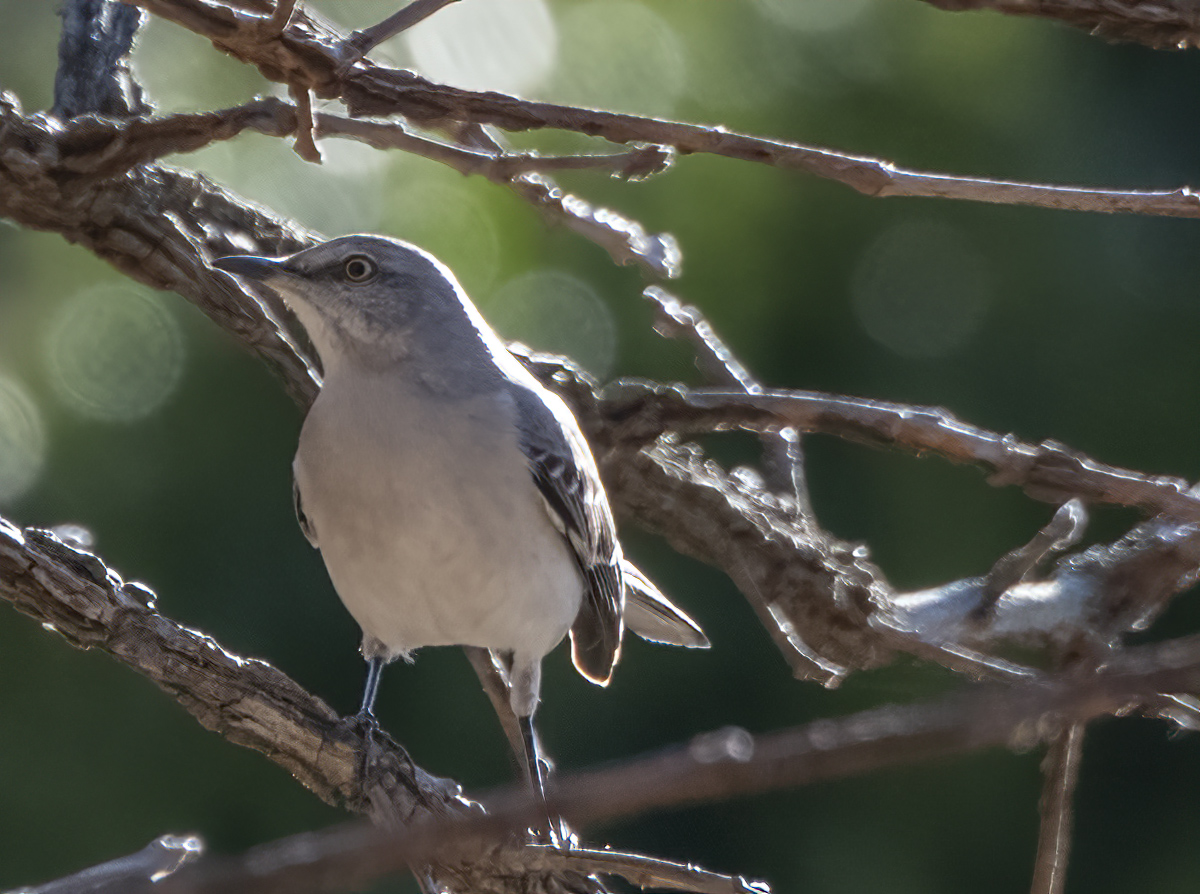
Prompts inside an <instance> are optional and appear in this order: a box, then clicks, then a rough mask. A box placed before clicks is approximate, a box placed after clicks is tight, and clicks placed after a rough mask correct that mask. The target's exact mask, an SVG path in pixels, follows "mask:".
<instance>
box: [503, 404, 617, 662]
mask: <svg viewBox="0 0 1200 894" xmlns="http://www.w3.org/2000/svg"><path fill="white" fill-rule="evenodd" d="M509 392H510V394H511V395H512V398H513V401H514V403H515V406H516V420H517V429H518V434H519V440H520V444H521V449H522V450H523V451H524V453H525V456H526V458H527V459H528V460H529V471H530V473H531V474H532V475H533V480H534V482H535V483H536V484H537V487H538V491H539V492H540V493H541V495H542V501H543V502H544V504H545V506H546V511H547V512H548V513H549V515H550V519H551V521H553V522H554V526H555V527H556V528H557V529H558V530H559V532H560V533H561V534H562V535H563V537H564V538H565V539H566V541H567V544H568V545H569V546H570V547H571V551H572V552H573V553H574V555H575V561H576V562H577V563H578V564H579V570H580V572H581V573H582V575H583V579H584V594H583V605H582V606H581V607H580V609H579V614H578V616H577V617H576V618H575V623H574V624H573V625H572V626H571V657H572V660H573V661H574V662H575V667H576V668H577V669H578V670H579V672H580V673H581V674H583V675H584V676H585V677H587V678H588V679H589V680H591V681H592V682H593V683H598V684H600V685H601V686H603V685H606V684H607V683H608V680H609V678H610V677H611V676H612V671H613V668H614V667H615V666H616V663H617V658H618V657H619V656H620V652H621V633H622V615H623V613H624V606H625V594H624V584H623V582H622V578H621V549H620V546H619V544H618V543H617V527H616V523H615V522H614V521H613V516H612V509H611V508H610V507H609V505H608V497H607V496H606V495H605V493H604V487H603V485H602V484H601V483H600V474H599V472H597V471H596V462H595V460H594V459H593V458H592V453H591V450H590V449H589V448H588V446H587V442H586V441H585V440H584V439H583V435H582V434H581V433H580V431H579V426H578V425H577V424H576V422H575V419H574V417H573V416H571V413H570V410H568V409H567V407H566V404H564V403H562V401H561V400H559V399H558V397H556V396H555V395H552V394H548V393H546V394H545V396H543V395H542V394H539V393H537V392H535V391H533V390H532V389H531V388H529V387H527V386H525V385H523V384H520V383H518V382H510V383H509Z"/></svg>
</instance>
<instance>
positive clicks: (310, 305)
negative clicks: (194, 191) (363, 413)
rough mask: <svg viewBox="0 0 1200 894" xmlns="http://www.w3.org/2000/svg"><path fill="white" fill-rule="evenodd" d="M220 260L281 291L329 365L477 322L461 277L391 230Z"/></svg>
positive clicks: (392, 355) (398, 351)
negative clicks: (276, 254) (289, 251)
mask: <svg viewBox="0 0 1200 894" xmlns="http://www.w3.org/2000/svg"><path fill="white" fill-rule="evenodd" d="M213 266H214V267H216V268H218V269H220V270H225V271H227V272H229V273H233V274H235V275H237V276H239V277H241V278H243V279H246V280H250V281H251V282H256V283H261V284H262V285H264V286H266V287H267V288H269V289H271V290H273V291H275V292H277V293H279V295H280V296H281V297H282V298H283V300H284V302H285V303H286V304H287V305H288V307H290V308H291V309H292V311H293V312H294V313H295V314H296V316H297V317H299V319H300V322H301V323H302V324H303V325H304V328H305V329H306V330H307V331H308V334H309V337H310V338H311V339H312V341H313V344H314V346H315V347H316V349H317V352H318V353H319V354H320V355H321V360H322V363H323V364H324V366H325V367H326V370H328V369H329V368H330V366H331V365H334V364H336V363H338V362H339V361H340V360H341V359H343V358H344V357H346V356H348V355H351V354H353V355H355V356H359V357H362V358H364V359H368V360H387V359H399V358H402V357H404V356H405V355H406V354H408V353H409V352H410V350H411V349H412V348H413V346H414V345H413V342H414V340H419V341H421V342H422V343H423V344H424V345H426V346H432V345H430V342H436V341H438V340H442V341H449V340H452V339H454V338H456V337H462V336H466V337H470V336H472V335H473V334H474V333H475V330H476V329H477V326H478V324H477V322H476V320H475V319H473V318H475V317H477V315H476V314H475V312H474V308H473V307H471V306H470V304H469V302H468V301H467V299H466V296H465V295H464V294H463V292H462V288H461V287H460V286H459V284H458V282H457V280H455V278H454V274H452V273H451V272H450V271H449V270H448V269H447V268H446V267H445V266H444V265H442V264H441V263H440V262H439V261H438V260H437V259H436V258H434V257H433V256H432V255H430V254H428V253H426V252H424V251H422V250H421V249H419V248H417V247H416V246H413V245H409V244H408V243H406V242H401V241H400V240H398V239H390V238H387V237H384V236H342V237H340V238H338V239H332V240H330V241H329V242H324V243H322V244H320V245H317V246H314V247H313V248H308V249H305V250H304V251H300V252H297V253H296V254H294V255H289V256H288V257H283V258H262V257H253V256H249V255H238V256H234V257H227V258H218V259H217V260H215V261H213Z"/></svg>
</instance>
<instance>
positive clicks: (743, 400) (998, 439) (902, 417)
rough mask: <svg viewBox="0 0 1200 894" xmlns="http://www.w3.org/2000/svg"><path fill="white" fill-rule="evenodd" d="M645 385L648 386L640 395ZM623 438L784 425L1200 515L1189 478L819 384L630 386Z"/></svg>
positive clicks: (1048, 489)
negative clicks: (740, 388) (746, 388)
mask: <svg viewBox="0 0 1200 894" xmlns="http://www.w3.org/2000/svg"><path fill="white" fill-rule="evenodd" d="M639 391H640V393H639ZM605 412H606V413H607V415H608V416H609V418H610V419H611V420H612V421H613V422H614V423H617V424H619V426H620V428H621V433H620V434H618V435H617V437H618V438H619V437H622V436H624V437H628V438H629V439H630V440H631V441H633V442H634V443H645V442H646V441H649V440H652V439H654V438H656V437H659V436H660V435H662V434H664V433H666V432H672V433H674V434H677V435H686V434H693V433H702V432H709V431H716V430H720V429H722V428H735V427H742V428H748V429H753V430H756V431H761V430H769V429H771V428H772V427H778V426H781V425H784V426H787V425H791V426H795V427H796V428H798V429H800V430H801V431H807V432H812V431H819V432H824V433H825V434H832V435H837V436H838V437H841V438H845V439H847V440H851V441H857V442H859V443H862V444H867V445H869V446H872V447H886V448H889V449H891V448H896V447H900V448H903V449H906V450H912V451H915V452H918V453H925V452H932V453H936V454H938V455H939V456H941V457H943V458H944V459H948V460H950V461H951V462H955V463H971V464H975V465H981V466H984V467H986V468H988V469H989V470H990V472H991V474H990V476H989V479H988V483H989V484H992V485H995V486H1000V485H1013V484H1015V485H1020V486H1021V487H1022V488H1023V489H1024V491H1025V492H1026V493H1027V494H1028V495H1029V496H1031V497H1033V498H1034V499H1036V500H1042V501H1044V502H1050V503H1065V502H1066V501H1067V500H1070V499H1071V498H1073V497H1081V498H1082V499H1084V500H1087V501H1089V502H1099V503H1113V504H1116V505H1121V506H1133V507H1137V508H1140V509H1143V510H1145V511H1147V512H1152V513H1163V514H1166V515H1169V516H1172V517H1174V518H1176V519H1180V520H1187V521H1200V496H1197V495H1196V494H1193V493H1190V492H1189V490H1188V484H1187V482H1186V481H1184V480H1182V479H1180V478H1170V477H1166V476H1151V475H1145V474H1142V473H1140V472H1135V471H1132V470H1130V469H1123V468H1120V467H1118V466H1110V465H1107V464H1105V463H1102V462H1099V461H1097V460H1094V459H1091V458H1090V457H1088V456H1085V455H1084V454H1082V453H1079V452H1078V451H1075V450H1072V449H1070V448H1069V447H1067V446H1066V445H1064V444H1060V443H1058V442H1056V441H1043V442H1042V443H1040V444H1030V443H1027V442H1024V441H1021V440H1019V439H1017V438H1015V437H1014V436H1012V435H1010V434H1000V433H999V432H994V431H989V430H988V429H985V428H980V427H978V426H973V425H969V424H967V423H965V422H962V421H960V420H959V419H957V418H955V417H954V416H953V415H952V414H951V413H950V412H948V411H947V410H944V409H942V408H940V407H916V406H912V405H909V404H894V403H888V402H885V401H876V400H867V399H865V398H856V397H845V396H840V395H830V394H821V393H819V392H812V391H784V390H771V391H763V392H762V393H761V394H752V395H747V394H742V393H738V392H729V391H715V390H709V389H696V390H692V391H688V390H686V389H683V388H681V387H675V388H663V387H659V388H650V387H648V386H643V387H641V388H638V387H627V388H625V389H624V390H623V391H621V392H620V393H618V394H617V395H616V396H615V397H614V398H613V399H612V400H610V401H608V402H607V406H606V408H605Z"/></svg>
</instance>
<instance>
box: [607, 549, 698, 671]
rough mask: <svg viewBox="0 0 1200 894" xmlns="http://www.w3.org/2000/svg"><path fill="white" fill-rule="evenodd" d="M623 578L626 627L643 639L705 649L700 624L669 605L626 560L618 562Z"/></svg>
mask: <svg viewBox="0 0 1200 894" xmlns="http://www.w3.org/2000/svg"><path fill="white" fill-rule="evenodd" d="M621 572H622V575H623V577H624V578H625V626H626V628H628V629H629V630H632V631H633V632H634V633H636V634H637V635H638V636H640V637H641V638H642V639H646V640H650V642H653V643H666V644H667V645H670V646H686V647H687V648H689V649H707V648H708V647H709V645H710V644H709V642H708V637H707V636H705V635H704V631H703V630H701V629H700V625H699V624H697V623H696V622H695V621H693V620H692V619H691V618H689V617H688V616H687V614H686V613H685V612H684V611H683V610H682V609H680V608H679V607H678V606H676V605H675V604H674V603H672V602H671V601H670V600H669V599H667V597H666V596H664V595H663V594H662V593H661V592H660V591H659V589H658V587H656V586H654V584H652V583H651V582H650V579H649V578H648V577H646V575H644V574H642V572H641V570H640V569H638V567H637V566H636V565H634V564H633V563H632V562H630V561H629V560H628V559H622V560H621Z"/></svg>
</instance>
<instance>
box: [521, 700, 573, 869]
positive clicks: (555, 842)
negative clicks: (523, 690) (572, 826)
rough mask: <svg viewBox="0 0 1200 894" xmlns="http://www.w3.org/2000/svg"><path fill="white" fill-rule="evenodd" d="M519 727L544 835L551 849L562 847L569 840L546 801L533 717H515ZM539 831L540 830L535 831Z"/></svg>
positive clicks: (544, 772)
mask: <svg viewBox="0 0 1200 894" xmlns="http://www.w3.org/2000/svg"><path fill="white" fill-rule="evenodd" d="M517 723H519V724H520V726H521V742H522V744H523V745H524V746H525V769H526V771H527V773H528V776H529V786H530V788H532V789H533V793H534V796H535V797H536V798H537V799H538V800H539V801H541V803H542V812H543V814H544V815H545V817H546V835H547V837H548V839H549V842H548V843H549V844H550V845H551V846H553V847H556V848H560V847H563V846H564V845H565V844H566V842H567V841H568V840H569V835H568V833H566V827H565V826H564V825H563V822H562V820H561V819H560V818H559V817H558V816H556V815H555V814H554V812H553V811H552V810H551V809H550V803H549V802H548V801H547V800H546V774H547V770H548V767H547V765H546V764H545V763H544V762H543V761H542V754H541V749H540V748H539V747H538V739H537V731H536V730H535V729H534V728H533V715H532V714H529V715H526V716H519V715H518V717H517ZM536 831H540V830H536Z"/></svg>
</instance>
